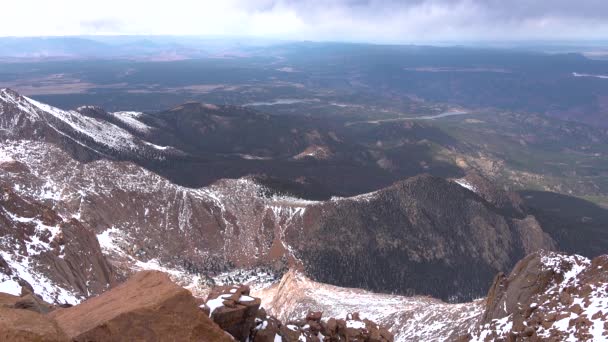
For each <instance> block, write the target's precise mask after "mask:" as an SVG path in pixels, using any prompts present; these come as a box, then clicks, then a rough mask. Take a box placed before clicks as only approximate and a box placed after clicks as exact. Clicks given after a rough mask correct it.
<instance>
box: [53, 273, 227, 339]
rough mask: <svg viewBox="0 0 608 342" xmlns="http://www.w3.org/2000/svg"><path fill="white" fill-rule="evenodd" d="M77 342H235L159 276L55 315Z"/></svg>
mask: <svg viewBox="0 0 608 342" xmlns="http://www.w3.org/2000/svg"><path fill="white" fill-rule="evenodd" d="M49 315H50V317H52V318H53V319H55V320H56V321H57V323H58V324H59V326H60V327H61V328H62V329H63V330H64V331H65V332H66V334H67V335H68V337H69V338H70V339H71V340H74V341H134V340H145V341H167V340H172V341H209V342H215V341H218V342H219V341H231V340H232V338H230V337H229V336H228V335H227V334H226V333H225V332H224V331H223V330H221V329H220V328H219V327H218V326H217V325H215V324H214V323H213V322H212V321H211V320H210V319H209V318H208V317H207V316H206V315H205V314H204V313H203V312H202V310H200V309H199V308H198V306H197V304H196V301H195V299H194V297H193V296H192V295H191V293H190V292H189V291H187V290H185V289H183V288H181V287H179V286H177V285H175V284H174V283H172V282H171V280H170V279H169V277H168V276H167V275H166V274H164V273H162V272H157V271H145V272H140V273H137V274H136V275H134V276H133V277H132V278H131V279H129V280H128V281H126V282H125V283H123V284H121V285H119V286H117V287H115V288H113V289H112V290H110V291H107V292H105V293H103V294H101V295H99V296H97V297H94V298H91V299H89V300H87V301H85V302H83V303H81V304H80V305H77V306H74V307H71V308H67V309H59V310H55V311H53V312H51V313H50V314H49Z"/></svg>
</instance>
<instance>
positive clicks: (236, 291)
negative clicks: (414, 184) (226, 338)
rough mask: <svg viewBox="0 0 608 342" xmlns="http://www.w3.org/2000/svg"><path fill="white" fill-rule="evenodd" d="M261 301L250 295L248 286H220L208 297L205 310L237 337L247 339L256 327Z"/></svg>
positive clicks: (223, 327)
mask: <svg viewBox="0 0 608 342" xmlns="http://www.w3.org/2000/svg"><path fill="white" fill-rule="evenodd" d="M260 303H261V301H260V299H259V298H254V297H250V296H249V287H248V286H243V285H241V286H218V287H215V288H214V289H213V290H212V291H211V293H210V294H209V296H208V297H207V304H206V308H205V311H207V310H208V311H209V312H210V316H211V318H212V319H213V321H214V322H215V323H217V324H218V325H219V326H220V327H221V328H222V329H224V330H226V331H227V332H229V333H230V334H231V335H232V336H233V337H234V338H235V339H237V340H239V341H245V340H247V339H248V338H249V335H250V334H251V331H252V330H253V328H254V327H256V317H257V316H258V310H259V309H260ZM220 304H221V305H220Z"/></svg>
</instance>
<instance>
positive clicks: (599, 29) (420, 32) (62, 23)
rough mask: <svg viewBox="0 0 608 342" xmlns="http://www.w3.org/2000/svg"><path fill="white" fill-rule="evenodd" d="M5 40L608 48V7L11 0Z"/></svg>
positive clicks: (570, 2) (506, 2)
mask: <svg viewBox="0 0 608 342" xmlns="http://www.w3.org/2000/svg"><path fill="white" fill-rule="evenodd" d="M0 10H1V11H2V16H1V19H0V36H39V35H44V36H46V35H89V34H128V35H131V34H149V35H157V34H160V35H163V34H167V35H232V36H234V35H237V36H249V35H251V36H258V37H268V38H281V39H296V40H301V39H308V40H334V41H335V40H338V41H368V42H420V41H440V40H451V41H470V40H526V39H530V40H538V39H560V40H564V39H606V38H608V0H401V1H398V0H299V1H298V0H162V1H156V0H53V1H50V0H6V1H2V4H1V8H0Z"/></svg>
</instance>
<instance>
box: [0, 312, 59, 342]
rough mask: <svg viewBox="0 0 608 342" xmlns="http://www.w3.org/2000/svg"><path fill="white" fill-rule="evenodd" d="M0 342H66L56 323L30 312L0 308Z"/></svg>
mask: <svg viewBox="0 0 608 342" xmlns="http://www.w3.org/2000/svg"><path fill="white" fill-rule="evenodd" d="M0 341H11V342H34V341H40V342H42V341H45V342H67V341H69V339H68V337H67V335H66V334H65V332H63V331H62V329H61V328H60V327H59V325H58V324H57V322H55V321H54V320H52V319H50V318H49V317H47V316H44V315H41V314H39V313H36V312H33V311H30V310H21V309H9V308H6V307H0Z"/></svg>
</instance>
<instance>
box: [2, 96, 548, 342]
mask: <svg viewBox="0 0 608 342" xmlns="http://www.w3.org/2000/svg"><path fill="white" fill-rule="evenodd" d="M208 107H209V106H206V105H201V104H186V105H184V106H181V107H178V108H175V109H174V110H172V111H168V112H164V113H161V114H158V115H156V116H152V115H148V114H144V113H134V112H118V113H107V112H105V111H103V110H102V109H100V108H96V107H81V108H78V109H77V110H74V111H64V110H60V109H57V108H53V107H50V106H47V105H45V104H42V103H39V102H37V101H34V100H32V99H29V98H27V97H23V96H20V95H19V94H17V93H15V92H13V91H10V90H7V89H4V90H0V189H1V191H2V192H1V195H2V197H1V198H0V257H1V258H0V292H7V293H11V294H18V293H19V292H21V287H22V286H24V287H26V288H31V290H33V292H35V293H37V294H39V295H41V296H42V297H43V298H44V299H45V300H46V301H49V302H54V303H59V304H63V303H70V304H74V303H77V302H79V301H81V300H82V299H84V298H87V297H90V296H93V295H97V294H99V293H101V292H103V291H104V290H106V289H107V288H109V287H112V286H113V285H114V284H116V283H117V282H119V281H121V280H123V279H125V277H126V276H128V275H130V274H132V273H133V272H135V271H137V270H142V269H157V270H161V271H164V272H166V273H168V274H170V276H171V277H172V278H173V279H174V280H176V281H178V282H179V283H180V284H181V285H182V286H185V287H187V288H188V289H190V290H191V291H192V292H193V293H195V294H198V295H200V296H202V295H203V294H205V293H206V291H208V290H209V288H210V286H211V285H212V284H214V283H234V282H241V281H242V280H243V279H245V278H247V277H252V278H255V279H256V281H257V282H258V283H259V282H263V283H266V284H267V283H272V282H273V281H275V280H278V278H279V277H280V276H281V275H282V274H283V273H285V272H286V271H287V270H288V269H294V270H299V273H297V274H296V273H293V272H289V273H287V276H289V275H291V278H289V277H288V278H284V279H283V281H282V282H281V284H283V285H278V286H279V287H280V288H283V289H286V288H289V287H293V288H294V289H293V290H289V291H287V290H285V291H283V292H281V291H279V292H277V293H276V294H272V295H267V296H266V298H270V299H268V301H267V305H268V307H269V309H271V310H276V313H275V314H276V315H277V316H280V317H281V318H282V319H285V320H287V319H288V318H289V317H292V316H290V315H292V314H291V312H293V313H294V314H293V315H294V316H293V317H295V316H301V314H302V312H299V311H297V310H302V309H301V308H302V306H300V309H296V307H293V306H292V304H293V303H291V304H290V303H288V302H285V301H284V300H282V299H280V298H281V297H284V296H287V295H288V293H291V294H292V295H295V294H296V293H307V295H306V296H304V297H301V298H300V297H297V296H296V297H294V298H299V299H297V301H298V302H301V303H308V304H311V305H312V304H314V305H318V306H319V307H320V308H321V309H323V308H324V309H323V310H327V311H328V312H330V311H331V310H334V309H331V308H335V310H345V309H340V308H348V311H354V310H355V309H358V308H361V310H359V311H361V312H365V310H364V309H365V307H362V306H360V305H359V306H358V304H357V305H355V304H352V301H350V302H349V296H351V295H352V296H353V297H354V298H357V299H356V300H357V301H360V302H361V303H365V302H371V301H377V304H378V306H379V307H380V309H378V310H376V311H375V313H370V315H375V316H373V317H374V320H375V321H382V322H383V324H386V325H388V326H390V327H392V329H393V332H395V333H397V334H398V335H399V336H403V338H405V340H415V338H417V337H420V336H425V337H429V338H430V337H431V336H442V337H445V338H450V339H451V338H455V337H457V336H460V334H461V333H462V334H468V333H470V334H471V336H472V337H475V336H481V337H483V336H489V335H487V334H486V333H485V332H483V331H489V330H488V329H492V325H491V324H492V322H493V321H492V320H490V319H489V318H488V319H487V320H486V321H487V322H486V324H490V325H489V326H488V328H487V329H486V328H484V329H486V330H483V331H482V330H475V329H477V327H478V326H477V321H476V320H477V319H481V318H480V317H481V312H482V311H483V308H484V307H483V304H482V303H481V302H479V301H477V302H473V304H471V303H468V304H467V303H465V304H446V303H444V302H441V301H439V300H434V299H429V298H424V297H412V298H410V297H403V295H431V296H434V297H436V298H440V299H442V300H444V301H451V302H463V301H465V302H467V301H470V300H472V299H474V298H479V297H481V296H483V295H485V294H486V291H487V288H488V286H489V284H491V283H492V279H493V278H494V276H495V274H496V273H498V272H508V271H509V270H511V268H512V267H513V265H515V263H516V262H517V261H518V260H520V259H522V258H523V257H525V256H526V255H528V254H530V253H534V252H537V251H539V250H541V249H546V250H554V249H557V248H559V246H557V245H556V243H555V241H554V240H553V238H552V237H551V236H549V235H548V234H546V233H545V232H544V231H543V229H542V227H541V226H540V225H539V223H538V222H537V221H536V219H535V218H534V216H532V215H530V214H529V213H527V212H526V209H525V208H523V207H522V206H521V201H520V200H519V199H518V197H517V196H516V195H514V194H511V193H507V192H505V191H502V190H497V189H495V188H493V186H492V185H491V184H490V183H489V182H487V181H485V180H483V179H478V178H476V177H475V176H468V177H467V178H465V179H459V180H456V181H451V180H446V179H443V178H438V177H433V176H430V175H421V176H416V177H412V178H409V179H406V180H403V181H398V182H396V183H394V184H393V185H391V186H388V187H385V188H382V189H380V190H377V191H374V192H371V193H366V194H362V195H357V196H350V197H333V198H331V199H326V200H314V201H313V200H305V199H301V198H297V197H295V196H294V195H293V194H290V193H288V192H286V191H285V188H286V187H285V186H284V185H285V184H286V183H280V182H278V183H277V182H275V181H274V180H272V179H270V180H269V178H264V177H259V176H257V175H252V176H248V177H240V178H235V179H219V180H217V181H215V182H213V183H212V184H210V185H207V186H203V187H188V186H184V185H183V184H178V183H176V182H175V181H174V179H173V178H171V177H167V173H166V170H168V169H174V168H175V167H178V166H184V165H185V164H180V162H179V161H180V160H186V159H188V160H190V161H192V160H194V159H197V158H198V159H199V160H201V159H200V158H202V157H203V156H204V154H205V152H201V150H203V146H202V145H198V144H199V143H198V142H190V143H188V142H187V141H188V140H189V139H191V137H193V136H194V135H195V133H196V134H200V135H201V136H202V137H203V138H201V139H202V140H204V141H205V143H207V144H209V146H221V145H225V144H226V141H228V140H230V138H229V137H225V136H223V135H225V133H226V132H227V131H221V130H220V132H219V133H218V132H215V133H213V132H214V129H216V130H217V127H219V126H221V125H226V126H230V127H234V126H238V125H244V124H243V123H241V120H243V118H248V119H247V120H250V121H249V122H250V123H251V124H252V125H254V126H255V125H263V123H264V122H267V121H269V120H270V119H269V118H268V117H267V116H264V115H262V114H257V113H251V112H248V111H245V112H241V110H240V109H234V110H235V112H236V114H234V113H232V114H231V112H230V108H231V107H227V108H215V107H209V108H208ZM207 111H211V114H210V113H209V112H207ZM201 113H203V114H201ZM220 114H221V115H220ZM171 115H173V118H174V119H175V120H174V121H175V123H174V124H175V125H178V126H180V127H181V128H180V129H183V130H186V129H187V128H188V127H187V126H188V123H191V122H193V121H191V120H188V119H187V117H188V115H193V116H196V118H197V120H198V121H196V122H198V123H199V124H200V125H201V126H198V127H196V130H194V131H193V132H190V133H188V134H186V135H184V137H181V138H179V137H178V134H177V133H175V132H180V130H179V129H178V130H176V129H174V128H171V129H169V128H167V129H166V130H163V129H162V127H166V125H168V124H170V123H171V122H172V121H171ZM243 127H245V126H243ZM243 129H244V128H239V129H237V130H235V131H231V132H233V133H234V132H236V134H238V133H240V132H242V130H243ZM205 132H208V134H207V133H205ZM209 132H211V133H209ZM233 138H235V137H233ZM309 138H310V137H308V138H304V139H303V140H297V139H296V140H295V141H293V142H292V143H293V145H291V146H287V147H282V148H281V149H278V150H276V151H273V152H272V153H270V152H268V151H269V150H265V147H264V146H271V145H272V144H276V142H275V141H273V140H267V141H264V142H262V143H260V144H262V145H258V146H257V147H256V148H254V149H252V150H246V151H244V152H246V155H248V156H252V155H254V156H257V157H263V158H279V156H281V158H287V157H288V159H289V160H290V161H289V162H290V163H291V160H292V159H290V158H291V157H289V156H291V155H297V153H296V152H297V151H300V150H301V149H304V147H305V146H307V144H308V143H309V142H310V141H308V140H306V139H309ZM317 138H318V137H317ZM317 138H310V139H313V140H315V139H317ZM235 139H236V138H235ZM324 139H325V138H324V137H322V138H321V140H324ZM238 144H240V143H238ZM287 145H289V144H287ZM233 147H234V146H225V147H222V148H225V149H226V150H225V152H226V153H227V154H231V153H232V152H234V149H233ZM237 150H240V148H239V149H237ZM263 150H265V151H266V153H269V154H259V153H257V152H260V151H263ZM215 151H219V150H217V149H216V150H215ZM334 151H339V149H338V148H334ZM334 157H335V156H334ZM229 158H234V156H233V155H230V157H229ZM238 158H241V157H238ZM244 160H251V159H247V158H245V159H244ZM298 162H299V161H298ZM169 165H170V166H169ZM208 165H209V166H215V167H217V166H218V165H220V164H214V163H212V164H208ZM277 165H283V164H277ZM163 170H164V171H163ZM171 172H172V171H171ZM171 172H169V173H171ZM180 172H182V173H179V174H184V173H183V172H188V170H183V171H180ZM210 172H211V173H213V172H216V173H221V172H222V169H219V168H216V169H213V170H212V171H210ZM184 183H188V182H184ZM288 184H290V186H291V184H292V183H288ZM287 188H289V187H287ZM287 276H286V277H287ZM286 279H287V280H286ZM290 279H291V280H290ZM318 282H323V283H328V284H333V285H334V286H333V287H332V286H329V285H327V286H320V287H318V288H321V289H325V290H326V291H327V292H326V293H329V295H327V296H325V297H323V296H321V295H318V296H317V295H316V294H314V293H317V292H314V291H316V290H315V289H317V285H314V284H317V283H318ZM285 284H291V285H289V286H288V285H285ZM307 284H308V285H307ZM281 286H282V287H281ZM301 286H303V287H302V288H304V289H306V290H305V291H304V290H301V289H300V287H301ZM337 286H342V287H349V288H359V289H367V290H372V291H376V292H384V293H396V294H400V295H402V296H397V295H380V294H374V293H372V292H365V291H364V290H348V289H344V288H340V287H337ZM311 289H312V290H311ZM269 291H270V290H269ZM311 291H312V292H311ZM268 293H270V292H268ZM317 294H318V293H317ZM332 296H334V297H335V298H336V299H335V300H337V301H339V303H338V302H333V303H334V304H331V303H332V301H331V300H330V299H329V297H332ZM278 303H280V304H278ZM294 303H296V302H294ZM315 303H316V304H315ZM349 303H350V304H349ZM395 303H406V304H407V305H406V306H405V307H404V308H400V309H399V310H397V311H396V312H400V313H399V314H395V315H393V314H391V313H390V311H391V310H393V309H396V306H395V305H397V306H398V305H399V304H395ZM330 307H331V308H330ZM431 307H432V308H434V309H435V310H436V311H437V312H438V313H444V315H442V314H431V313H430V311H424V312H426V314H422V315H419V314H414V312H416V310H427V308H431ZM408 308H409V309H408ZM408 310H409V311H408ZM331 312H332V314H331V315H328V316H338V315H339V314H340V312H338V311H336V312H334V311H331ZM412 317H413V318H412ZM445 317H452V318H453V320H454V321H455V322H460V323H458V324H457V325H445V324H443V323H441V322H445ZM484 317H485V316H484ZM487 317H492V319H504V317H498V316H496V315H494V316H492V315H489V316H487ZM412 319H413V321H412ZM484 319H485V318H484ZM420 322H422V323H420ZM431 322H437V323H436V326H435V325H433V324H435V323H431ZM429 324H431V326H426V325H429ZM442 324H443V325H442ZM422 325H425V326H426V330H424V329H422ZM433 327H436V328H437V329H435V328H433ZM479 329H481V328H479ZM415 331H419V333H420V334H422V333H424V334H425V335H415V334H414V332H415ZM475 334H476V335H475ZM484 334H485V335H484ZM481 337H480V338H481Z"/></svg>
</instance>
